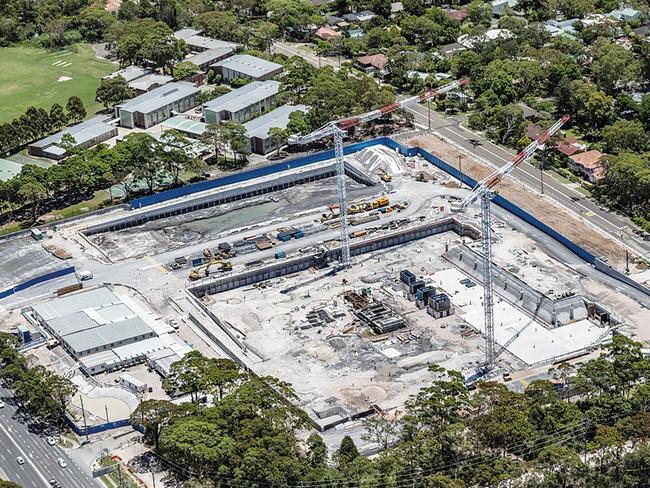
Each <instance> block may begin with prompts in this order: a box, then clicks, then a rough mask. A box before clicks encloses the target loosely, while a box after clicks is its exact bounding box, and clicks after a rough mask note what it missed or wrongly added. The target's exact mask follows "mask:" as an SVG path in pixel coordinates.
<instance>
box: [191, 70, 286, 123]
mask: <svg viewBox="0 0 650 488" xmlns="http://www.w3.org/2000/svg"><path fill="white" fill-rule="evenodd" d="M279 91H280V82H279V81H274V80H269V81H253V82H251V83H248V84H247V85H244V86H242V87H241V88H237V89H236V90H233V91H231V92H229V93H226V94H225V95H221V96H220V97H217V98H215V99H214V100H210V101H209V102H207V103H205V104H204V105H203V117H204V119H205V123H206V124H217V123H219V122H223V121H229V120H233V121H235V122H239V123H240V124H243V123H244V122H247V121H249V120H250V119H252V118H254V117H255V116H257V115H258V114H260V113H262V112H264V111H265V110H268V109H270V108H271V107H272V106H273V102H274V100H275V97H276V96H277V94H278V92H279Z"/></svg>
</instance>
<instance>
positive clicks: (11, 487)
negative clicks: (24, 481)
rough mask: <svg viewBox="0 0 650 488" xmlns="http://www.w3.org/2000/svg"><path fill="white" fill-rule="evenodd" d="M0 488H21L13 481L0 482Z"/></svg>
mask: <svg viewBox="0 0 650 488" xmlns="http://www.w3.org/2000/svg"><path fill="white" fill-rule="evenodd" d="M0 488H21V486H20V485H19V484H18V483H14V482H13V481H7V480H0Z"/></svg>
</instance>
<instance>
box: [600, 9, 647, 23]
mask: <svg viewBox="0 0 650 488" xmlns="http://www.w3.org/2000/svg"><path fill="white" fill-rule="evenodd" d="M607 15H609V16H610V17H613V18H615V19H616V20H618V21H623V22H627V21H630V20H641V12H640V11H639V10H636V9H634V8H631V7H626V8H624V9H620V10H619V9H616V10H612V11H611V12H610V13H609V14H607Z"/></svg>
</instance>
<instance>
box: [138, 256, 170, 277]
mask: <svg viewBox="0 0 650 488" xmlns="http://www.w3.org/2000/svg"><path fill="white" fill-rule="evenodd" d="M144 258H145V259H146V260H147V261H149V262H150V263H151V264H153V265H154V266H155V267H156V268H158V270H159V271H160V272H161V273H163V274H167V273H168V272H169V271H167V270H166V269H165V267H164V266H163V265H162V264H160V263H159V262H158V261H156V260H155V259H154V258H153V256H145V257H144Z"/></svg>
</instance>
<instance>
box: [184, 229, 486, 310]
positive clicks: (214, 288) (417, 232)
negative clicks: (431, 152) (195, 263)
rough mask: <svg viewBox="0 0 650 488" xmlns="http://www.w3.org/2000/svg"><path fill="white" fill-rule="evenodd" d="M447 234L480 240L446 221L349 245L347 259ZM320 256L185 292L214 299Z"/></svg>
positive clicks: (334, 255) (336, 252)
mask: <svg viewBox="0 0 650 488" xmlns="http://www.w3.org/2000/svg"><path fill="white" fill-rule="evenodd" d="M447 231H454V232H456V233H457V234H459V235H461V236H470V237H472V238H473V239H477V238H478V237H480V233H479V231H478V230H477V229H475V228H474V227H471V226H468V225H464V224H462V223H461V222H459V221H457V220H456V219H454V218H451V217H449V218H446V219H442V220H439V221H436V222H431V223H428V224H424V225H421V226H418V227H412V228H409V229H404V230H401V231H398V232H394V233H392V234H388V235H384V236H380V237H375V238H373V239H368V240H366V241H362V242H357V243H353V244H352V245H351V246H350V255H352V256H358V255H360V254H364V253H367V252H372V251H377V250H379V249H385V248H387V247H392V246H397V245H400V244H404V243H406V242H410V241H413V240H417V239H423V238H425V237H429V236H432V235H435V234H441V233H443V232H447ZM321 254H322V252H319V253H314V254H309V255H306V256H301V257H298V258H294V259H288V260H286V261H282V262H281V263H274V264H271V265H268V266H262V267H259V268H257V269H253V270H250V271H245V272H243V273H238V274H234V275H231V276H226V277H223V278H219V279H215V280H214V281H210V282H208V283H201V284H199V285H196V286H193V287H191V288H188V290H189V291H190V292H191V293H193V294H194V295H195V296H196V297H198V298H201V297H203V296H204V295H206V294H207V295H214V294H217V293H221V292H224V291H228V290H233V289H235V288H239V287H242V286H250V285H252V284H254V283H259V282H260V281H265V280H270V279H273V278H278V277H280V276H285V275H288V274H292V273H297V272H300V271H304V270H306V269H309V268H311V267H312V266H315V265H317V264H318V260H319V257H320V256H321ZM326 255H327V258H328V260H330V261H336V260H338V259H339V258H340V256H341V248H340V247H336V248H333V249H331V250H328V251H326Z"/></svg>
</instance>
